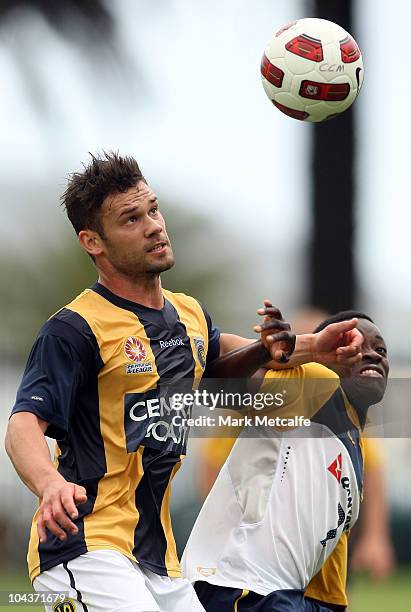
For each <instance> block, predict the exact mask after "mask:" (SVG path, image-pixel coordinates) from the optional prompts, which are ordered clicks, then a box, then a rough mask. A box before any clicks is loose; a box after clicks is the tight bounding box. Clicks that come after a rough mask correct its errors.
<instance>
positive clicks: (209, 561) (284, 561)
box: [182, 388, 362, 595]
mask: <svg viewBox="0 0 411 612" xmlns="http://www.w3.org/2000/svg"><path fill="white" fill-rule="evenodd" d="M347 409H348V412H347ZM351 411H352V409H351V407H350V406H349V405H347V402H346V400H345V398H344V396H343V393H342V391H341V389H339V388H338V389H337V391H335V392H334V393H333V395H332V396H331V398H330V399H328V401H326V402H325V403H324V404H323V406H322V407H321V408H320V410H318V408H317V412H316V414H315V416H313V417H312V421H311V425H310V427H305V428H299V429H294V430H293V431H292V432H290V431H287V432H283V433H281V432H275V431H273V429H272V428H268V427H259V428H258V429H255V430H253V433H252V435H253V437H246V434H247V433H248V435H250V432H247V431H244V432H243V433H242V434H241V436H240V437H239V438H238V440H237V441H236V443H235V445H234V447H233V449H232V451H231V453H230V455H229V457H228V459H227V461H226V462H225V464H224V466H223V468H222V469H221V472H220V474H219V476H218V478H217V480H216V482H215V484H214V486H213V488H212V490H211V492H210V494H209V496H208V497H207V499H206V501H205V503H204V506H203V508H202V510H201V512H200V514H199V516H198V518H197V521H196V523H195V525H194V527H193V530H192V533H191V535H190V538H189V540H188V543H187V546H186V549H185V552H184V555H183V559H182V568H183V572H184V575H185V576H186V577H187V578H188V579H189V580H190V581H191V582H195V581H197V580H202V581H206V582H209V583H211V584H215V585H220V586H228V587H233V588H238V589H249V590H251V591H254V592H256V593H259V594H261V595H267V594H268V593H271V592H272V591H275V590H282V589H305V587H306V586H307V585H308V583H309V582H310V580H311V579H312V578H313V576H315V574H316V573H317V572H318V571H319V570H320V568H321V566H322V565H323V563H324V561H325V560H326V558H327V557H328V556H329V555H330V554H331V552H332V551H333V549H334V547H335V546H336V544H337V542H338V540H339V538H340V537H341V535H342V534H343V533H344V532H346V531H348V530H349V529H350V528H351V527H352V525H353V524H354V522H355V521H356V519H357V516H358V512H359V505H360V496H361V490H362V454H361V449H360V436H359V431H358V428H357V427H356V426H355V425H354V423H353V421H352V420H351V419H350V416H349V413H350V412H351ZM351 416H352V415H351ZM334 432H335V433H334Z"/></svg>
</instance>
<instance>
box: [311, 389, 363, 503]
mask: <svg viewBox="0 0 411 612" xmlns="http://www.w3.org/2000/svg"><path fill="white" fill-rule="evenodd" d="M311 420H312V421H314V422H315V423H320V424H322V425H325V426H326V427H328V429H330V430H331V431H332V432H333V433H334V434H335V435H336V436H337V437H338V438H339V439H340V440H341V442H342V443H343V444H344V446H345V448H346V449H347V451H348V454H349V455H350V458H351V462H352V464H353V467H354V470H355V477H356V480H357V486H358V490H359V491H362V486H363V467H364V466H363V457H362V452H361V446H360V433H359V431H358V429H357V427H355V425H354V424H353V422H352V421H351V419H350V417H349V416H348V414H347V409H346V407H345V402H344V397H343V393H342V391H341V389H337V390H336V392H335V393H334V395H332V396H331V397H330V399H329V400H328V401H327V402H326V403H325V404H324V406H323V407H322V408H321V409H320V410H319V411H318V412H317V413H316V414H315V415H314V416H313V417H312V418H311Z"/></svg>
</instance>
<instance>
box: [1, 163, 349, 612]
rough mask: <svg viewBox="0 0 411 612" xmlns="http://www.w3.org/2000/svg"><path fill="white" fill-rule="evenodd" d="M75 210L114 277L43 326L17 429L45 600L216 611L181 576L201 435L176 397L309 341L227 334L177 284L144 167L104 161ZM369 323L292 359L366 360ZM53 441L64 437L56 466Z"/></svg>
mask: <svg viewBox="0 0 411 612" xmlns="http://www.w3.org/2000/svg"><path fill="white" fill-rule="evenodd" d="M63 203H64V205H65V208H66V211H67V215H68V217H69V219H70V221H71V223H72V224H73V226H74V228H75V230H76V233H77V234H78V239H79V241H80V244H81V246H82V248H83V249H84V250H85V251H86V253H88V255H90V257H92V258H93V260H94V262H95V265H96V267H97V270H98V274H99V280H98V282H97V283H96V284H95V285H94V286H93V287H91V288H90V289H86V290H85V291H84V292H83V293H82V294H81V295H79V296H78V297H76V298H75V299H74V300H73V301H72V302H70V304H68V305H67V306H66V307H65V308H63V309H62V310H60V311H59V312H58V313H57V314H56V315H54V316H53V317H51V319H50V320H49V321H48V322H47V323H46V324H45V325H44V327H43V328H42V329H41V330H40V333H39V335H38V338H37V340H36V342H35V345H34V347H33V349H32V352H31V354H30V357H29V360H28V363H27V367H26V370H25V373H24V376H23V380H22V383H21V385H20V388H19V390H18V394H17V399H16V404H15V406H14V408H13V413H12V416H11V419H10V423H9V428H8V433H7V437H6V448H7V451H8V453H9V455H10V457H11V459H12V461H13V463H14V465H15V467H16V470H17V471H18V473H19V475H20V477H21V478H22V480H23V481H24V482H25V483H26V484H27V486H28V487H29V488H30V489H31V490H32V491H33V492H34V493H35V494H36V495H38V497H39V498H40V505H39V508H38V511H37V512H36V514H35V517H34V519H33V524H32V530H31V537H30V545H29V555H28V561H29V571H30V577H31V579H32V581H34V586H35V588H36V589H37V590H40V591H48V592H50V591H52V592H69V595H70V598H71V600H72V601H69V602H66V603H61V604H60V605H59V606H57V607H56V608H55V610H57V611H58V612H60V610H63V609H64V610H67V609H73V610H74V609H80V610H81V609H83V610H88V612H95V611H96V610H99V611H102V610H106V611H107V612H113V611H114V610H120V609H121V610H122V611H123V612H151V611H153V612H154V611H158V610H160V611H162V612H163V611H164V612H165V611H167V612H168V611H174V610H175V611H178V612H179V611H180V610H183V609H189V610H202V607H201V605H200V604H199V602H198V600H197V598H196V596H195V593H194V591H193V589H192V587H191V585H190V584H189V583H188V582H187V581H185V580H183V579H181V578H180V569H179V563H178V559H177V554H176V547H175V543H174V538H173V534H172V529H171V521H170V513H169V498H170V486H171V480H172V478H173V477H174V475H175V473H176V472H177V470H178V468H179V467H180V464H181V459H182V457H183V455H184V453H185V447H186V434H187V429H186V428H185V427H184V425H181V426H175V425H174V424H173V418H172V417H173V408H172V406H171V405H170V403H169V397H168V395H167V394H168V387H169V385H170V384H173V385H175V384H177V383H178V384H180V385H183V387H184V389H187V388H188V389H192V387H193V386H194V385H195V384H196V381H197V382H198V381H199V380H200V379H201V376H202V374H203V371H204V369H205V367H206V365H207V364H208V363H209V362H210V361H211V360H213V359H215V358H216V357H218V356H219V355H220V356H221V355H224V354H225V353H227V352H228V351H230V350H232V349H235V348H238V347H240V346H244V345H248V344H250V343H251V344H250V347H249V349H247V350H249V351H250V352H249V361H248V363H249V366H250V367H251V365H252V364H255V367H254V366H253V367H254V370H255V369H256V367H257V366H259V365H261V364H262V363H264V362H265V361H267V359H269V357H270V355H271V356H272V357H273V358H280V357H281V358H284V357H286V358H287V351H288V353H291V352H292V351H293V348H294V337H293V336H292V335H291V334H290V333H289V332H288V331H287V326H286V325H285V324H283V323H281V322H279V323H278V328H279V329H280V330H282V331H281V332H280V333H281V335H280V336H276V337H275V340H276V341H275V342H272V343H271V344H270V345H269V346H270V352H267V349H266V348H265V347H264V346H263V345H262V344H261V343H258V342H257V343H253V342H252V341H248V340H246V339H243V338H239V337H237V336H231V335H227V334H222V335H221V336H220V333H219V331H218V330H217V329H216V328H214V327H213V326H212V323H211V319H210V317H209V315H208V313H207V312H206V311H205V310H204V309H203V307H202V306H201V305H200V304H199V303H198V302H197V300H195V299H194V298H192V297H189V296H186V295H184V294H176V293H171V292H169V291H166V290H164V289H163V288H162V286H161V281H160V274H161V273H162V272H164V271H165V270H168V269H169V268H170V267H171V266H172V265H173V264H174V257H173V252H172V249H171V245H170V240H169V238H168V235H167V232H166V228H165V223H164V219H163V217H162V215H161V213H160V211H159V206H158V201H157V197H156V195H155V193H154V192H153V191H152V189H151V188H150V187H149V186H148V184H147V183H146V181H145V179H144V177H143V175H142V173H141V171H140V168H139V166H138V164H137V162H136V161H135V160H134V159H133V158H130V157H121V156H119V155H118V154H115V153H113V154H107V155H103V156H102V157H93V156H92V159H91V161H90V163H89V164H88V165H86V166H85V167H84V170H83V171H82V172H79V173H75V174H73V175H72V177H71V179H70V181H69V185H68V188H67V190H66V192H65V194H64V196H63ZM354 325H355V321H354V322H348V323H347V324H345V323H344V324H339V325H337V326H331V327H330V328H329V331H325V332H322V333H320V334H317V335H307V336H305V337H304V336H302V337H300V338H299V339H298V340H297V345H296V350H295V352H294V355H293V357H292V360H303V361H304V360H307V359H308V358H309V355H310V354H311V353H312V352H313V351H314V352H318V351H320V353H321V352H322V353H323V355H324V358H325V359H326V358H327V356H329V355H330V354H331V355H333V356H334V357H335V358H338V359H342V360H348V362H350V361H352V360H354V361H355V360H356V359H357V353H358V351H359V348H360V345H361V339H360V338H359V336H358V334H357V333H356V331H355V329H353V327H354ZM341 332H346V333H345V335H344V338H341ZM277 341H278V342H277ZM267 346H268V345H267ZM297 362H298V361H297ZM233 363H235V360H234V362H233ZM45 435H47V436H50V437H54V438H56V440H57V444H56V456H55V462H54V465H53V463H52V462H51V461H50V456H49V452H48V447H47V444H46V442H45V438H44V436H45ZM27 449H30V451H29V453H28V450H27ZM74 601H75V603H73V602H74ZM70 606H71V608H70ZM48 609H51V606H49V608H48Z"/></svg>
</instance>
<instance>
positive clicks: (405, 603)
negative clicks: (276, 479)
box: [0, 567, 411, 612]
mask: <svg viewBox="0 0 411 612" xmlns="http://www.w3.org/2000/svg"><path fill="white" fill-rule="evenodd" d="M0 591H1V592H2V593H4V592H27V591H31V585H30V582H29V580H28V578H27V577H26V576H25V575H24V574H23V573H16V572H5V571H1V569H0ZM3 597H4V595H3ZM350 599H351V605H350V612H387V610H391V611H392V612H409V610H410V609H411V567H409V568H402V569H401V570H399V571H398V572H397V573H396V574H395V575H394V576H393V577H392V578H391V579H390V580H389V581H388V582H386V583H383V584H375V583H371V582H370V581H369V580H368V579H367V578H366V577H362V576H359V577H356V578H355V579H354V580H353V581H352V587H351V590H350ZM17 608H19V609H20V610H21V611H22V612H44V608H43V607H42V606H29V605H25V606H16V605H14V606H1V605H0V612H10V611H11V610H17Z"/></svg>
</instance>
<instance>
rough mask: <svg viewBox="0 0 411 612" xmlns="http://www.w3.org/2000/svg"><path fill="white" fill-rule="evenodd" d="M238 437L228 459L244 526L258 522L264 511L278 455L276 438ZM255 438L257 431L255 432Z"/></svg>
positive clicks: (262, 436)
mask: <svg viewBox="0 0 411 612" xmlns="http://www.w3.org/2000/svg"><path fill="white" fill-rule="evenodd" d="M260 433H261V436H260V437H254V438H245V437H240V438H239V439H238V440H237V442H236V443H235V445H234V447H233V450H232V451H231V454H230V456H229V458H228V460H227V468H228V471H229V474H230V478H231V482H232V484H233V487H234V490H235V494H236V497H237V500H238V503H239V505H240V507H241V509H242V511H243V519H242V523H243V524H247V525H250V524H254V523H259V522H260V521H261V520H262V519H263V518H264V514H265V512H266V509H267V504H268V500H269V497H270V492H271V487H272V482H273V478H274V475H275V471H276V467H277V461H278V454H279V449H280V445H281V440H280V439H279V438H273V437H267V436H264V434H263V431H262V430H261V431H260ZM255 435H257V432H256V433H255Z"/></svg>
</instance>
